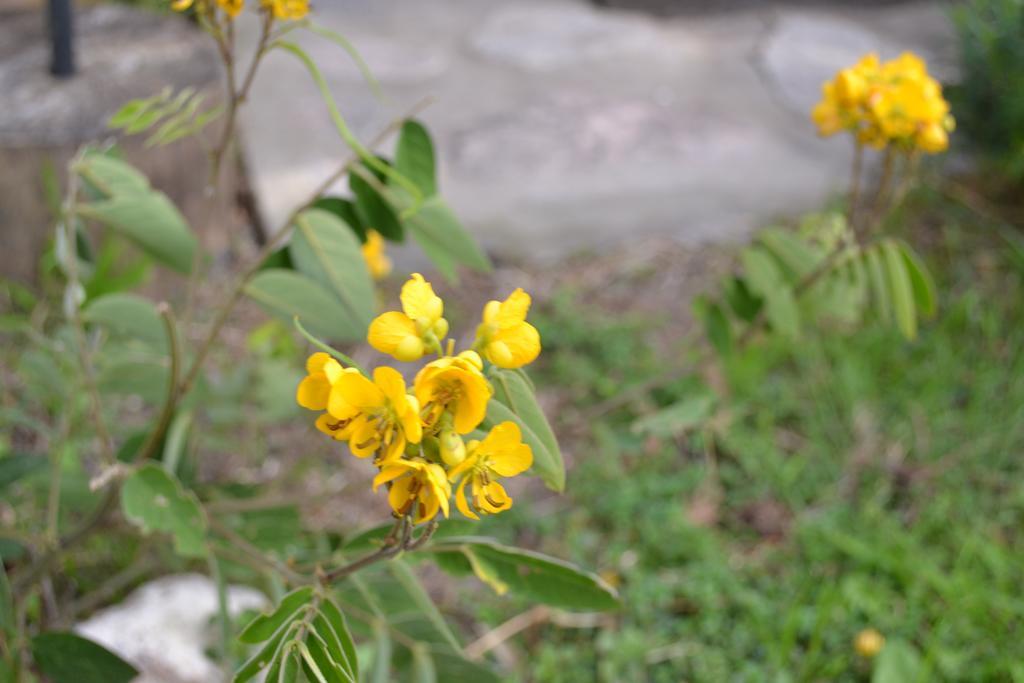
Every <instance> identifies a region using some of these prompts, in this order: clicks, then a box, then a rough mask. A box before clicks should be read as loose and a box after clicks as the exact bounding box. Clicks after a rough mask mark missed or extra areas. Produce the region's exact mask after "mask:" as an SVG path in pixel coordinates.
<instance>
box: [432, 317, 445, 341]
mask: <svg viewBox="0 0 1024 683" xmlns="http://www.w3.org/2000/svg"><path fill="white" fill-rule="evenodd" d="M431 332H433V333H434V335H435V336H436V337H437V338H438V339H444V338H445V337H446V336H447V335H448V321H447V320H445V319H444V318H438V320H437V322H436V323H434V327H433V329H432V330H431Z"/></svg>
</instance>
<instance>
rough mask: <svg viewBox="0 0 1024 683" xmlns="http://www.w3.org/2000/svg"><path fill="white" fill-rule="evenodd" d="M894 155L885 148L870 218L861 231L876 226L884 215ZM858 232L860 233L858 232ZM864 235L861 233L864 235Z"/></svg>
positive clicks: (890, 148) (869, 229)
mask: <svg viewBox="0 0 1024 683" xmlns="http://www.w3.org/2000/svg"><path fill="white" fill-rule="evenodd" d="M895 161H896V156H895V154H894V153H893V150H892V147H889V148H887V149H886V150H885V158H884V159H883V161H882V176H881V177H880V178H879V179H878V191H877V192H876V193H875V206H874V209H873V211H872V212H871V220H869V221H868V223H867V224H866V225H864V226H863V228H864V229H863V232H864V233H868V232H870V231H872V230H873V229H875V228H876V227H877V226H878V222H879V221H880V220H881V219H882V217H883V216H884V215H885V203H886V200H887V199H888V198H889V185H890V184H891V183H892V173H893V166H894V165H895ZM858 234H860V233H859V232H858ZM864 236H866V235H861V237H864Z"/></svg>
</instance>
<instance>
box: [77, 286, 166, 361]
mask: <svg viewBox="0 0 1024 683" xmlns="http://www.w3.org/2000/svg"><path fill="white" fill-rule="evenodd" d="M82 317H83V319H84V320H85V321H86V322H90V323H93V324H96V325H102V326H104V327H106V328H108V329H110V330H111V331H112V332H115V333H117V334H119V335H122V336H125V337H129V338H132V339H138V340H140V341H143V342H145V343H147V344H151V345H153V346H155V347H157V348H160V349H164V348H166V347H167V334H166V333H165V332H164V325H163V323H162V322H161V321H160V314H159V313H157V310H156V306H154V305H153V304H152V302H150V301H149V300H148V299H145V298H143V297H141V296H139V295H137V294H107V295H105V296H101V297H99V298H98V299H95V300H93V302H92V303H90V304H89V305H88V306H87V307H86V308H85V309H84V310H83V311H82Z"/></svg>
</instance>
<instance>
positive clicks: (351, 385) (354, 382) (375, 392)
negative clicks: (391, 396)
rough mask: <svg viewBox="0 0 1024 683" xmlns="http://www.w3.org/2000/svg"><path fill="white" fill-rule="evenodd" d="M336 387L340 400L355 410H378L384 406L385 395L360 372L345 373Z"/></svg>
mask: <svg viewBox="0 0 1024 683" xmlns="http://www.w3.org/2000/svg"><path fill="white" fill-rule="evenodd" d="M334 387H335V388H336V389H337V391H338V396H339V399H340V400H342V401H344V402H345V403H347V404H348V405H350V406H352V407H354V408H360V409H366V408H378V407H380V406H382V405H384V394H383V393H382V392H381V390H380V388H378V387H377V385H376V384H374V383H373V382H371V381H370V380H368V379H366V378H365V377H363V376H362V375H361V374H359V373H358V372H344V373H342V374H341V377H339V378H338V381H337V382H336V383H335V385H334Z"/></svg>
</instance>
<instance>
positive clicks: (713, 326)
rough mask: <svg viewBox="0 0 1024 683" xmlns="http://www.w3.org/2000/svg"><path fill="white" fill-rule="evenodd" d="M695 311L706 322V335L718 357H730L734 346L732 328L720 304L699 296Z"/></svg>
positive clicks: (696, 300)
mask: <svg viewBox="0 0 1024 683" xmlns="http://www.w3.org/2000/svg"><path fill="white" fill-rule="evenodd" d="M693 309H694V312H695V313H696V314H697V317H698V318H700V319H701V320H702V321H703V322H704V334H706V335H707V338H708V341H710V342H711V346H713V347H714V349H715V351H717V352H718V355H720V356H728V355H730V354H731V353H732V346H733V339H732V326H731V325H730V324H729V318H727V317H726V315H725V312H724V311H723V310H722V307H721V306H720V305H719V304H718V302H717V301H712V300H710V299H708V298H707V297H706V296H699V297H697V298H696V299H695V300H694V302H693Z"/></svg>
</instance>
